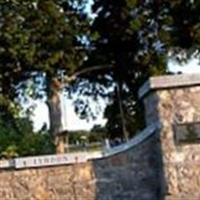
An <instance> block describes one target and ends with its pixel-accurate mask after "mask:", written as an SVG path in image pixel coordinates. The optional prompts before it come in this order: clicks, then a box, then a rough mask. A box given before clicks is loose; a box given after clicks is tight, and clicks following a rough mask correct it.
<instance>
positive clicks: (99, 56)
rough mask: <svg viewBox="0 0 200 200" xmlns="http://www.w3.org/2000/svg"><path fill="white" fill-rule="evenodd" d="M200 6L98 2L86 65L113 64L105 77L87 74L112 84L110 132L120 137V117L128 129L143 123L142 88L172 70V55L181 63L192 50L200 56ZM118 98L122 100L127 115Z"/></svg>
mask: <svg viewBox="0 0 200 200" xmlns="http://www.w3.org/2000/svg"><path fill="white" fill-rule="evenodd" d="M199 5H200V4H199V1H182V0H177V1H138V0H118V1H108V0H94V3H93V12H94V13H95V14H97V17H96V18H95V19H94V21H93V24H92V26H91V32H92V35H91V36H94V37H91V46H92V49H91V50H90V51H89V52H88V57H89V59H88V60H87V63H88V65H91V64H98V65H112V66H113V69H112V71H111V70H110V71H107V72H106V73H104V74H102V76H101V77H102V78H101V79H98V78H94V75H93V74H92V77H91V78H90V77H89V78H90V80H91V82H100V83H103V84H104V85H106V82H112V83H114V84H113V85H114V86H113V87H114V89H113V90H111V92H110V93H109V94H107V96H108V97H110V102H111V103H110V104H109V106H108V107H107V109H106V111H105V117H106V118H107V119H108V123H107V128H108V130H110V133H111V134H115V135H122V129H123V128H122V118H125V119H124V120H125V121H126V126H127V129H128V131H129V132H130V133H132V132H135V131H136V129H137V128H141V127H142V126H143V124H144V118H143V114H142V113H143V108H142V106H141V105H142V104H141V102H140V101H139V99H138V89H139V87H140V86H141V85H142V83H144V81H145V80H146V79H147V78H148V77H149V76H152V75H162V74H166V73H168V69H167V62H168V58H169V55H171V58H172V57H173V58H174V59H179V61H186V60H187V59H188V58H189V57H190V56H191V55H193V54H194V52H195V53H196V54H197V55H199V54H198V53H199V44H200V43H199V39H198V38H199V36H200V34H199V28H200V23H199ZM97 36H98V37H97ZM105 74H106V76H105ZM108 76H109V77H110V79H106V77H108ZM117 85H119V86H120V88H121V90H120V91H119V93H120V96H121V100H120V99H119V98H118V97H117V94H116V90H117ZM95 92H96V91H95ZM97 93H98V92H97ZM117 101H121V104H122V107H123V110H124V116H123V117H122V115H121V114H122V113H120V109H119V103H117Z"/></svg>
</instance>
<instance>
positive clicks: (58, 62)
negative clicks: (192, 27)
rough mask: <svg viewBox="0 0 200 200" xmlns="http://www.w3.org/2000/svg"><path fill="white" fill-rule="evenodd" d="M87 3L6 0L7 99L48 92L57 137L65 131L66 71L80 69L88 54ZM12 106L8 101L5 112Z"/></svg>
mask: <svg viewBox="0 0 200 200" xmlns="http://www.w3.org/2000/svg"><path fill="white" fill-rule="evenodd" d="M84 5H85V1H79V0H16V1H12V0H8V1H1V2H0V17H1V22H0V23H1V28H0V35H1V37H0V44H1V45H0V46H1V48H0V74H1V75H0V88H1V96H2V99H4V100H2V101H1V102H7V100H11V102H13V101H15V100H16V97H18V98H21V99H22V97H25V96H26V95H29V96H31V97H33V98H41V97H44V96H47V102H48V107H49V113H50V124H51V128H50V129H51V130H50V132H51V135H52V136H54V135H55V134H57V133H58V132H59V131H61V130H60V129H61V114H60V113H61V111H60V105H59V104H60V100H59V98H58V95H59V94H58V93H59V90H60V89H61V81H60V78H61V74H62V73H65V74H70V73H72V72H74V71H75V70H76V69H77V68H78V67H79V66H80V65H81V64H82V62H83V60H84V57H85V54H84V51H83V47H84V36H85V33H86V32H87V29H88V27H87V26H88V21H87V16H86V14H84V12H83V9H84ZM27 80H28V81H27ZM30 81H31V82H32V84H29V85H28V86H27V82H28V83H30ZM27 87H28V88H27ZM8 107H9V106H8V105H5V104H4V103H2V107H1V108H4V109H5V113H8V110H7V109H8Z"/></svg>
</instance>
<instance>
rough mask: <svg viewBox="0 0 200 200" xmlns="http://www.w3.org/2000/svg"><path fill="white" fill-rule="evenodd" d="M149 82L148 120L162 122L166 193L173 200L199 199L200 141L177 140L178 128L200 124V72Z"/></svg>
mask: <svg viewBox="0 0 200 200" xmlns="http://www.w3.org/2000/svg"><path fill="white" fill-rule="evenodd" d="M149 82H151V83H149V84H146V87H147V85H149V89H147V90H146V91H145V92H144V93H146V94H145V95H146V97H145V98H144V102H145V108H146V122H147V124H151V123H152V122H155V121H159V122H160V123H161V125H162V129H161V131H160V141H161V149H162V160H163V171H164V177H165V178H164V180H163V195H164V196H165V197H166V199H173V200H176V199H180V200H186V199H192V200H199V199H200V189H199V188H200V143H199V141H196V142H192V143H184V144H180V143H178V142H177V141H176V134H177V133H176V127H177V126H180V125H183V124H186V126H187V124H193V123H194V124H195V123H197V124H198V123H200V75H196V74H195V75H176V76H164V77H157V78H153V79H151V80H150V81H149ZM143 89H144V88H143ZM143 91H144V90H143ZM144 93H143V94H142V95H144ZM199 133H200V130H199ZM179 134H181V133H179Z"/></svg>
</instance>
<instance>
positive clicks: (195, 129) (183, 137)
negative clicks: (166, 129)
mask: <svg viewBox="0 0 200 200" xmlns="http://www.w3.org/2000/svg"><path fill="white" fill-rule="evenodd" d="M174 129H175V139H176V142H177V143H180V144H187V143H200V122H190V123H182V124H176V125H174Z"/></svg>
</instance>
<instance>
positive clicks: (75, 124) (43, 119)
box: [32, 99, 106, 130]
mask: <svg viewBox="0 0 200 200" xmlns="http://www.w3.org/2000/svg"><path fill="white" fill-rule="evenodd" d="M99 103H100V105H101V107H102V111H101V112H100V114H98V116H97V119H96V120H90V121H87V120H80V119H79V117H78V116H77V115H76V113H75V112H74V106H73V102H72V100H67V99H65V100H64V101H63V104H62V108H63V109H64V111H65V114H64V115H65V116H64V118H63V119H62V120H63V121H65V126H64V127H65V128H66V129H67V130H90V129H91V128H92V127H93V126H94V125H95V124H102V125H103V124H105V122H106V120H105V119H103V110H104V108H105V102H103V101H102V100H101V101H100V102H99ZM36 104H37V106H36V108H35V111H34V115H33V117H32V120H33V122H34V129H35V130H39V129H40V128H41V127H42V126H43V124H44V123H47V125H48V126H49V120H48V118H49V116H48V108H47V106H46V104H45V103H44V102H42V101H36ZM92 105H93V107H94V106H95V105H96V103H95V102H93V103H92Z"/></svg>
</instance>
